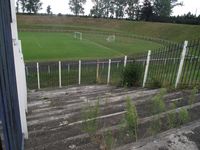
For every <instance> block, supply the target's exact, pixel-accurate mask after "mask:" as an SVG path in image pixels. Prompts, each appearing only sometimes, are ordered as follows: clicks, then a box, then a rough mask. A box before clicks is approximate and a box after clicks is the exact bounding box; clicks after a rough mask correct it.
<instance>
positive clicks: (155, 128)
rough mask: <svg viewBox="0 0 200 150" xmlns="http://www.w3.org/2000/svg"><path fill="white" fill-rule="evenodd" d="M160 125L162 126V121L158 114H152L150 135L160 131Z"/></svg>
mask: <svg viewBox="0 0 200 150" xmlns="http://www.w3.org/2000/svg"><path fill="white" fill-rule="evenodd" d="M161 126H162V122H161V119H160V115H157V116H154V117H153V120H152V123H151V125H150V133H151V134H152V135H155V134H157V133H158V132H160V131H161Z"/></svg>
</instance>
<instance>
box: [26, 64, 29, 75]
mask: <svg viewBox="0 0 200 150" xmlns="http://www.w3.org/2000/svg"><path fill="white" fill-rule="evenodd" d="M26 75H27V76H29V72H28V67H27V66H26Z"/></svg>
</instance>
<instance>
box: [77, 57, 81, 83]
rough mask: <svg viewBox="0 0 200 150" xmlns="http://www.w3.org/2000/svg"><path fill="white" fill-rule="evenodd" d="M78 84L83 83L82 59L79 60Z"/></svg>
mask: <svg viewBox="0 0 200 150" xmlns="http://www.w3.org/2000/svg"><path fill="white" fill-rule="evenodd" d="M78 84H79V85H80V84H81V60H79V71H78Z"/></svg>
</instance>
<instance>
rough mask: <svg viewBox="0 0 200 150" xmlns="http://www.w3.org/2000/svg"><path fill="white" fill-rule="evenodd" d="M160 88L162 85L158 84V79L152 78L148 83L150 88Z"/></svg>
mask: <svg viewBox="0 0 200 150" xmlns="http://www.w3.org/2000/svg"><path fill="white" fill-rule="evenodd" d="M161 87H162V83H161V82H160V80H159V79H158V78H153V79H152V82H151V83H150V88H161Z"/></svg>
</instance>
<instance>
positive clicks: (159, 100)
mask: <svg viewBox="0 0 200 150" xmlns="http://www.w3.org/2000/svg"><path fill="white" fill-rule="evenodd" d="M166 93H167V90H166V89H164V88H163V89H161V90H160V93H159V94H157V95H156V96H154V97H153V103H152V113H153V114H158V113H161V112H163V111H165V103H164V95H165V94H166Z"/></svg>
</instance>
